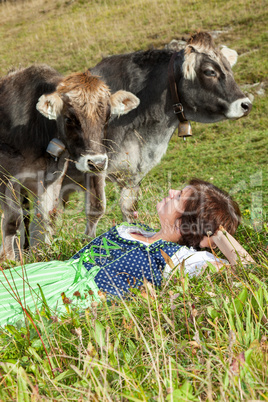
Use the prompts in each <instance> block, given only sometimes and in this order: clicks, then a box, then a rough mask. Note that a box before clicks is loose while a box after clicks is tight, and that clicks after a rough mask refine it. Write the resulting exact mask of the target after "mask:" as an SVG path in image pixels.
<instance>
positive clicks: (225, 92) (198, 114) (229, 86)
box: [177, 32, 252, 123]
mask: <svg viewBox="0 0 268 402" xmlns="http://www.w3.org/2000/svg"><path fill="white" fill-rule="evenodd" d="M180 55H181V60H180V58H178V63H179V62H180V63H181V64H180V66H179V65H178V66H177V68H179V71H181V73H180V74H179V75H180V80H179V81H177V85H178V93H179V96H180V100H181V102H182V104H183V107H184V113H185V116H186V118H187V119H189V120H194V121H199V122H201V123H210V122H216V121H220V120H224V119H239V118H240V117H243V116H246V115H248V114H249V112H250V111H251V108H252V104H251V102H250V100H249V99H248V98H247V97H246V96H245V95H244V94H243V92H242V91H241V90H240V89H239V87H238V85H237V84H236V82H235V80H234V77H233V73H232V70H231V67H232V66H233V65H234V64H235V63H236V61H237V53H236V51H235V50H231V49H228V48H227V47H222V48H221V49H216V48H215V45H214V43H213V40H212V37H211V36H210V35H209V34H208V33H206V32H200V33H197V34H195V35H193V36H192V37H191V38H190V39H189V41H188V43H187V45H186V47H185V50H184V51H181V53H180ZM177 71H178V70H177Z"/></svg>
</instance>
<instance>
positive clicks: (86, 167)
mask: <svg viewBox="0 0 268 402" xmlns="http://www.w3.org/2000/svg"><path fill="white" fill-rule="evenodd" d="M75 166H76V168H77V169H78V170H80V171H81V172H85V173H86V172H102V171H103V170H106V169H107V166H108V157H107V155H101V154H99V155H85V156H80V158H79V159H78V161H77V162H76V163H75Z"/></svg>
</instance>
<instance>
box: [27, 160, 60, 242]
mask: <svg viewBox="0 0 268 402" xmlns="http://www.w3.org/2000/svg"><path fill="white" fill-rule="evenodd" d="M67 166H68V162H67V161H66V162H65V163H64V167H63V170H62V171H61V172H60V173H59V174H57V175H58V177H56V178H55V175H56V174H55V173H51V174H47V177H46V180H45V181H46V183H47V184H46V186H45V187H44V182H45V181H43V180H38V190H37V197H36V199H35V201H34V210H35V211H34V217H33V220H32V222H31V224H30V246H31V247H36V246H37V245H38V244H39V243H41V242H44V243H46V244H50V243H51V237H52V235H53V234H54V231H55V217H56V215H57V210H58V205H59V202H60V192H61V187H62V181H63V178H64V175H65V173H66V170H67ZM53 178H54V180H53Z"/></svg>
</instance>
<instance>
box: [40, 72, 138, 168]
mask: <svg viewBox="0 0 268 402" xmlns="http://www.w3.org/2000/svg"><path fill="white" fill-rule="evenodd" d="M138 105H139V99H138V98H137V97H136V96H134V95H133V94H132V93H130V92H126V91H118V92H116V93H114V94H112V95H111V93H110V91H109V88H108V87H107V86H106V85H105V84H104V82H103V81H101V80H100V79H99V78H98V77H96V76H94V75H92V74H91V73H90V72H89V71H86V72H85V73H75V74H71V75H69V76H68V77H66V78H65V79H63V80H62V82H60V83H59V84H58V86H57V88H56V91H55V92H54V93H52V94H49V95H42V96H41V97H40V98H39V101H38V103H37V105H36V107H37V110H38V111H39V112H40V113H42V114H43V115H44V116H45V117H47V118H48V119H53V120H57V125H58V131H59V138H60V140H62V142H63V143H64V145H65V146H66V148H67V150H68V151H69V153H70V156H71V158H72V159H74V160H75V162H76V167H77V169H78V170H81V171H82V172H89V171H101V170H105V169H106V168H107V164H108V159H107V154H106V149H105V147H104V145H103V140H104V138H105V126H106V124H107V122H108V120H109V118H110V116H111V115H123V114H126V113H128V112H129V111H130V110H132V109H134V108H136V107H137V106H138Z"/></svg>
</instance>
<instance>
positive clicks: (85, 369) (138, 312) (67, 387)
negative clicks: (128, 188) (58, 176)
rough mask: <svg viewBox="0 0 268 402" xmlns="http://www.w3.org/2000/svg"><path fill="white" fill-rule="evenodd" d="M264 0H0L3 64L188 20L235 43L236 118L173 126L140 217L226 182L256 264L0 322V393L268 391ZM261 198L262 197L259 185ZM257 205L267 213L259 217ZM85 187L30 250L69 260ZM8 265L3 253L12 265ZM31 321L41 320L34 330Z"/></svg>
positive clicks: (91, 47)
mask: <svg viewBox="0 0 268 402" xmlns="http://www.w3.org/2000/svg"><path fill="white" fill-rule="evenodd" d="M267 20H268V19H267V2H266V1H261V2H258V4H256V2H255V1H250V0H236V1H234V0H229V1H223V0H219V1H214V0H213V1H210V2H208V1H201V0H186V1H184V2H181V1H174V0H173V1H171V0H162V1H160V0H151V1H149V0H137V1H135V2H133V1H130V0H115V1H111V0H95V1H85V0H74V1H62V0H59V1H56V2H52V1H51V0H46V1H40V0H30V1H29V0H27V1H17V2H8V1H7V2H4V3H1V4H0V22H1V23H0V54H1V58H0V74H2V75H4V74H5V73H6V72H7V71H8V70H9V69H10V68H11V67H14V66H15V67H17V66H19V65H20V64H21V65H23V66H27V65H29V64H31V63H35V62H37V63H40V62H42V63H43V62H45V63H47V64H49V65H51V66H53V67H54V68H56V69H58V70H59V71H61V72H62V73H64V74H65V73H69V72H73V71H79V70H80V71H83V70H84V69H86V68H88V67H90V66H92V65H94V64H95V63H96V62H98V61H99V60H100V59H101V58H102V57H103V56H106V55H109V54H114V53H123V52H128V51H134V50H138V49H147V48H148V47H150V46H155V47H162V46H163V45H164V44H166V43H168V42H169V41H170V40H171V39H173V38H177V39H180V38H182V37H187V35H188V34H189V33H190V32H193V31H194V30H196V29H203V30H220V31H223V33H222V34H221V35H220V36H219V37H218V38H217V39H216V42H217V43H218V44H220V43H224V44H226V45H228V46H230V47H233V48H234V49H236V50H237V51H238V53H239V58H238V63H237V65H236V66H235V68H234V74H235V78H236V80H237V82H238V83H239V84H240V85H241V86H242V88H244V90H245V91H248V92H249V93H251V94H252V95H254V96H255V99H254V105H253V109H252V112H251V114H250V115H249V116H248V117H247V118H245V119H241V120H238V121H228V122H222V123H218V124H211V125H201V124H197V123H193V134H194V136H193V137H192V138H189V139H187V141H185V142H184V141H183V140H182V139H180V138H178V137H177V136H176V135H174V136H173V138H172V140H171V142H170V144H169V147H168V151H167V154H166V155H165V157H164V158H163V160H162V162H161V164H160V165H159V166H157V167H155V168H154V169H153V170H152V171H151V172H150V173H149V174H148V175H147V177H146V178H145V180H144V181H143V183H142V194H141V201H140V205H139V220H141V221H143V222H146V223H147V224H149V225H152V226H154V227H157V226H158V221H157V215H156V210H155V204H156V201H157V200H159V198H161V197H162V195H165V194H166V192H167V190H168V189H169V188H170V187H174V188H179V187H181V186H183V185H184V184H185V183H186V182H187V181H188V180H189V179H190V178H192V177H200V178H203V179H205V180H209V181H211V182H212V183H214V184H215V185H217V186H219V187H222V188H224V189H226V190H228V191H230V192H231V193H232V194H233V196H234V198H235V199H236V200H237V201H238V203H239V205H240V206H241V210H242V213H243V224H242V225H241V227H240V228H239V229H238V232H237V234H236V237H237V239H238V240H239V241H240V242H241V243H242V245H243V246H244V247H245V248H246V249H247V250H248V251H249V252H250V253H251V254H252V256H253V257H254V259H255V260H256V264H254V265H252V266H249V267H247V268H246V269H245V268H243V267H240V266H238V267H237V268H236V269H235V270H231V269H229V268H225V269H223V270H222V271H221V272H219V273H215V272H213V271H211V270H209V269H207V270H206V272H204V273H203V274H202V275H201V276H200V277H198V278H194V279H191V280H190V279H189V278H188V277H187V276H185V275H184V274H183V272H182V271H181V270H180V267H178V269H177V270H176V272H175V274H174V276H173V277H172V280H170V281H169V282H168V283H164V284H163V287H162V289H159V290H155V291H150V289H149V290H148V289H147V291H148V292H149V294H151V296H148V297H147V298H145V297H144V296H145V295H146V289H144V292H143V295H141V293H139V294H137V296H136V298H135V300H131V301H126V302H124V303H123V302H118V304H117V305H113V306H108V305H107V304H106V302H103V304H102V305H99V306H94V307H92V309H91V310H89V311H86V312H83V313H82V314H81V312H80V313H79V312H77V311H75V308H74V307H72V305H71V306H70V307H69V312H68V311H67V310H66V315H65V316H64V317H62V318H61V319H59V320H58V321H56V322H55V318H54V317H53V316H52V317H51V315H50V313H49V311H47V310H44V311H41V312H40V315H38V316H36V317H35V319H34V323H35V326H36V327H34V326H33V324H32V323H31V322H28V324H27V327H26V328H24V327H20V326H14V327H13V326H9V327H8V328H6V330H1V331H0V400H1V401H12V400H18V401H45V400H49V401H51V400H53V401H56V400H61V401H87V400H90V401H152V402H153V401H174V402H177V401H209V402H210V401H228V402H229V401H241V400H245V401H250V400H268V387H267V383H268V378H267V377H268V376H267V373H268V364H267V362H268V341H267V337H268V334H267V332H268V331H267V329H268V321H267V319H268V307H267V306H268V280H267V277H268V275H267V269H268V256H267V247H268V240H267V234H268V227H267V223H266V222H267V209H268V208H267V198H268V197H267V189H268V183H267V180H268V179H267V177H268V175H267V173H268V172H267V123H268V118H267V104H268V102H267V96H266V95H264V96H263V95H260V94H259V93H258V89H259V87H258V86H255V87H251V86H250V85H252V84H255V83H258V82H259V83H263V87H264V89H265V90H266V91H267V71H268V61H267V50H268V49H267V47H268V45H267V43H268V41H267V31H266V29H267V28H266V27H267ZM106 194H107V200H108V205H107V214H106V215H105V216H104V217H103V218H102V220H101V221H100V223H99V226H98V234H100V233H102V232H104V231H106V230H107V229H108V228H110V227H111V226H112V224H113V223H114V222H116V223H119V222H120V221H121V215H120V209H119V206H118V201H119V192H118V189H117V188H116V187H115V186H114V185H113V184H112V183H109V184H108V185H107V187H106ZM260 196H261V197H260ZM259 211H261V212H262V221H260V220H259V215H258V214H259ZM84 227H85V216H84V212H83V196H82V194H79V195H77V194H76V195H74V196H73V197H72V199H71V201H70V203H69V206H68V208H67V209H66V210H65V212H64V213H63V214H62V215H61V217H60V218H59V219H58V221H57V231H56V235H55V237H54V239H53V243H52V245H51V246H49V247H48V246H44V247H43V248H40V249H39V250H38V251H36V252H35V253H32V254H31V255H26V256H25V260H26V261H27V262H34V261H46V260H50V259H57V258H59V259H61V260H64V259H66V258H69V257H70V256H71V255H72V254H74V252H75V251H77V250H78V249H79V248H81V247H82V246H83V245H84V244H85V242H86V240H85V239H84V235H83V231H84ZM11 264H12V263H11V262H10V263H6V264H5V265H4V266H5V267H6V268H7V267H8V266H10V265H11ZM37 329H38V332H37Z"/></svg>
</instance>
